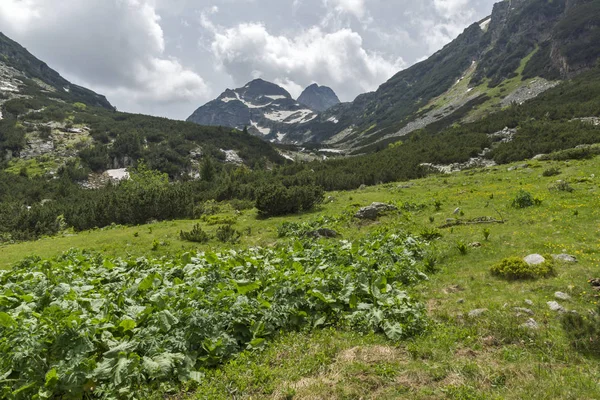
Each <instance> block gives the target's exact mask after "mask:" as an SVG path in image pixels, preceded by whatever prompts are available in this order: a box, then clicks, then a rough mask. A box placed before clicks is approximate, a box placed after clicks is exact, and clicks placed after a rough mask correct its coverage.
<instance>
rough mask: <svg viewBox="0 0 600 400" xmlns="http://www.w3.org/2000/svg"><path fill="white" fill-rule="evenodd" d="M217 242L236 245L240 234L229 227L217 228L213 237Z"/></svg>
mask: <svg viewBox="0 0 600 400" xmlns="http://www.w3.org/2000/svg"><path fill="white" fill-rule="evenodd" d="M215 237H216V238H217V240H219V241H220V242H223V243H233V244H235V243H238V242H239V241H240V238H241V237H242V234H241V233H240V232H238V231H237V230H236V229H234V228H232V227H231V225H223V226H220V227H218V228H217V234H216V235H215Z"/></svg>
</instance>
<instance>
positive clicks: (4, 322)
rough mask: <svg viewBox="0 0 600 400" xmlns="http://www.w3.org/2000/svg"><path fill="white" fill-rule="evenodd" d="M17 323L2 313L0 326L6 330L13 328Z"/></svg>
mask: <svg viewBox="0 0 600 400" xmlns="http://www.w3.org/2000/svg"><path fill="white" fill-rule="evenodd" d="M16 324H17V322H16V321H15V319H14V318H13V317H11V316H10V315H9V314H7V313H5V312H0V326H2V327H4V328H12V327H13V326H15V325H16Z"/></svg>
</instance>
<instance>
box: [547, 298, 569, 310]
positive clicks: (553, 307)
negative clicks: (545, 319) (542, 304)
mask: <svg viewBox="0 0 600 400" xmlns="http://www.w3.org/2000/svg"><path fill="white" fill-rule="evenodd" d="M546 304H548V307H550V309H551V310H552V311H557V312H560V313H563V312H565V311H567V310H565V308H564V307H563V306H561V305H560V304H558V303H557V302H556V301H549V302H548V303H546Z"/></svg>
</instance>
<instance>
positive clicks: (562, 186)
mask: <svg viewBox="0 0 600 400" xmlns="http://www.w3.org/2000/svg"><path fill="white" fill-rule="evenodd" d="M550 190H556V191H559V192H568V193H572V192H573V191H574V190H575V189H573V187H572V186H571V185H569V183H568V182H565V181H557V182H556V184H554V185H553V186H552V187H551V188H550Z"/></svg>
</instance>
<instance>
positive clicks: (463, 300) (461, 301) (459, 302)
mask: <svg viewBox="0 0 600 400" xmlns="http://www.w3.org/2000/svg"><path fill="white" fill-rule="evenodd" d="M456 302H457V303H458V304H463V303H464V302H465V299H458V300H457V301H456Z"/></svg>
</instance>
